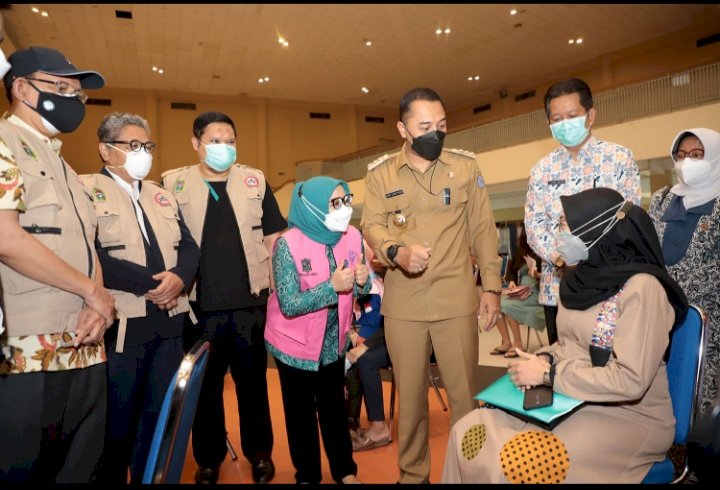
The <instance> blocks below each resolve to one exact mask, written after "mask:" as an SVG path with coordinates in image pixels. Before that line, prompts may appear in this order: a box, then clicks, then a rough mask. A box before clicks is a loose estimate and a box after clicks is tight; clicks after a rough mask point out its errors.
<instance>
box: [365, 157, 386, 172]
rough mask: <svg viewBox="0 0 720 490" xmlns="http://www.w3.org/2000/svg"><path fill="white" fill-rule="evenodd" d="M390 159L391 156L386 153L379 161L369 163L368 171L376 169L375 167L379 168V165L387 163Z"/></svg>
mask: <svg viewBox="0 0 720 490" xmlns="http://www.w3.org/2000/svg"><path fill="white" fill-rule="evenodd" d="M388 158H390V154H389V153H385V154H384V155H383V156H381V157H380V158H378V159H377V160H373V161H372V162H370V163H368V166H367V168H368V171H370V170H372V169H374V168H375V167H377V166H378V165H380V164H381V163H383V162H384V161H386V160H387V159H388Z"/></svg>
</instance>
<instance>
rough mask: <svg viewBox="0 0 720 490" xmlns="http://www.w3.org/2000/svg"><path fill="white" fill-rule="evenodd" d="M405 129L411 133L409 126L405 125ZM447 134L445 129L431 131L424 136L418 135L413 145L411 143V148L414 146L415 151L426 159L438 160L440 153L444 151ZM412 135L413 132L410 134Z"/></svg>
mask: <svg viewBox="0 0 720 490" xmlns="http://www.w3.org/2000/svg"><path fill="white" fill-rule="evenodd" d="M405 130H406V131H407V132H408V134H410V131H409V130H408V129H407V126H406V127H405ZM445 134H446V133H445V132H444V131H431V132H429V133H426V134H424V135H422V136H418V137H417V138H415V137H413V142H412V145H410V148H412V149H413V151H414V152H415V153H417V154H418V155H420V156H421V157H423V158H424V159H425V160H430V161H431V162H432V161H434V160H437V158H438V157H439V156H440V153H442V149H443V143H444V142H445ZM410 136H412V134H410Z"/></svg>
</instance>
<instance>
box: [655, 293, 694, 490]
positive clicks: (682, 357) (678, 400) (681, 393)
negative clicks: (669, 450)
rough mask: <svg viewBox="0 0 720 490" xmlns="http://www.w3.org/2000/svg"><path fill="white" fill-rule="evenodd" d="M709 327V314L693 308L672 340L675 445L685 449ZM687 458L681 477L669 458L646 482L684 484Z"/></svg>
mask: <svg viewBox="0 0 720 490" xmlns="http://www.w3.org/2000/svg"><path fill="white" fill-rule="evenodd" d="M706 328H707V316H706V315H705V312H704V311H703V310H702V309H701V308H699V307H697V306H695V305H690V308H689V309H688V314H687V317H686V318H685V321H684V322H683V323H682V324H681V325H680V326H679V327H678V328H677V329H676V330H675V331H674V333H673V335H672V338H671V344H670V359H669V360H668V363H667V375H668V382H669V385H670V399H671V400H672V407H673V414H674V415H675V439H674V441H673V443H674V444H675V445H681V446H683V445H685V444H686V443H687V438H688V434H689V432H690V428H691V427H692V424H693V422H694V420H695V414H696V411H697V407H698V406H699V405H700V403H699V398H700V386H701V383H702V378H703V363H704V358H705V343H706V342H707V340H706V336H705V330H706ZM683 459H684V461H682V464H683V466H682V468H680V470H681V471H680V474H679V475H678V476H675V473H676V471H675V466H674V465H673V463H672V461H671V460H670V458H668V457H667V456H666V457H665V459H664V460H663V461H661V462H659V463H654V464H653V465H652V466H651V467H650V471H649V472H648V474H647V475H646V476H645V479H644V480H643V483H662V484H666V483H681V482H682V481H684V480H685V479H686V478H687V477H688V475H689V473H690V471H689V468H688V459H687V455H685V456H684V458H683Z"/></svg>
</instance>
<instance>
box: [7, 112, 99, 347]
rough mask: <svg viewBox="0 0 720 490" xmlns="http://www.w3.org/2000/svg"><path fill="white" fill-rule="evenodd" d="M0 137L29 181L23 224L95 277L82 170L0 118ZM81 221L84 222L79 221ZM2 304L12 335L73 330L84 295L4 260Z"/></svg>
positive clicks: (92, 215)
mask: <svg viewBox="0 0 720 490" xmlns="http://www.w3.org/2000/svg"><path fill="white" fill-rule="evenodd" d="M0 138H2V139H3V141H4V142H5V144H6V145H7V147H8V148H9V149H10V151H11V152H12V153H13V156H14V157H15V163H16V164H17V166H18V168H19V169H20V171H21V173H22V177H23V180H24V183H25V204H26V207H27V209H26V211H25V212H21V213H19V220H20V225H21V226H22V227H23V228H25V230H27V231H28V232H29V233H31V234H32V236H33V237H34V238H36V239H37V240H38V241H40V242H41V243H42V244H43V245H45V246H46V247H48V248H49V249H50V250H51V251H53V252H54V253H55V254H57V255H58V256H59V257H60V258H61V259H63V260H64V261H65V262H67V263H68V264H70V265H71V266H72V267H74V268H76V269H77V270H79V271H80V272H82V273H83V274H85V275H86V276H88V277H90V278H93V279H94V278H95V272H96V269H97V268H96V265H95V264H96V262H97V255H96V254H95V248H94V246H93V243H94V239H95V227H96V224H97V222H96V220H95V212H94V211H93V208H92V203H91V202H90V200H89V199H87V195H86V194H85V191H84V189H83V187H82V185H81V184H80V182H79V180H78V175H77V174H76V173H75V171H74V170H73V169H72V168H71V167H70V166H69V165H67V164H64V162H63V161H62V159H61V158H60V157H59V156H58V155H57V154H56V153H55V152H54V151H53V150H52V149H51V148H50V146H49V145H48V144H47V143H45V142H44V141H43V140H41V139H40V138H38V137H37V136H36V135H35V134H33V133H32V132H30V131H29V130H27V129H25V128H21V127H18V126H16V125H15V124H13V123H11V122H9V121H6V120H0ZM81 221H82V222H81ZM0 283H1V284H2V294H3V307H4V309H5V324H6V326H7V330H8V332H7V334H8V335H9V336H11V337H18V336H23V335H40V334H50V333H58V332H65V331H67V332H74V331H75V327H76V326H77V316H78V313H79V312H80V310H81V309H82V307H83V298H82V297H80V296H77V295H75V294H72V293H68V292H66V291H63V290H61V289H57V288H54V287H51V286H48V285H47V284H44V283H41V282H38V281H34V280H32V279H30V278H28V277H25V276H23V275H22V274H19V273H17V272H15V271H14V270H13V269H11V268H10V267H8V266H6V265H5V264H3V263H1V262H0Z"/></svg>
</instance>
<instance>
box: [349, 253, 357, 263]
mask: <svg viewBox="0 0 720 490" xmlns="http://www.w3.org/2000/svg"><path fill="white" fill-rule="evenodd" d="M349 255H350V263H351V264H354V263H355V260H356V259H357V257H358V254H357V252H356V251H355V250H350V251H349Z"/></svg>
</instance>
